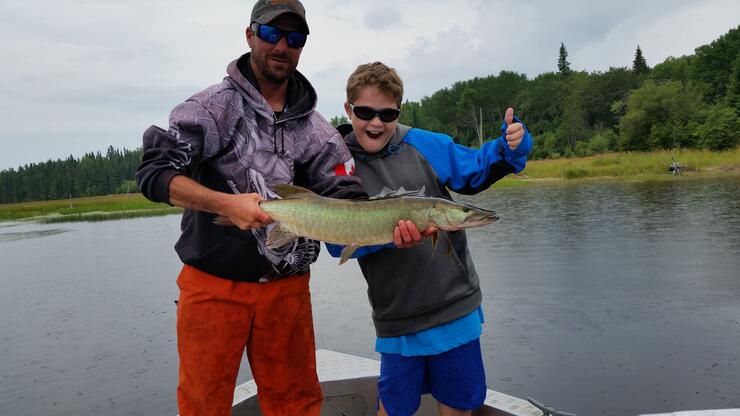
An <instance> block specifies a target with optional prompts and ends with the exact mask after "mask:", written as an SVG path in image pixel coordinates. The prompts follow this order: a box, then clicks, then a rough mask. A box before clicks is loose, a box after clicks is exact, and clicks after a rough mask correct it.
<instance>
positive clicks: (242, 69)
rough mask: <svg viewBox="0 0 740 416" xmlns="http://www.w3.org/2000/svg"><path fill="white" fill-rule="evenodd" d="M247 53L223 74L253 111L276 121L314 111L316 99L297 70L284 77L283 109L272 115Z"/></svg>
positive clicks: (312, 89) (249, 55)
mask: <svg viewBox="0 0 740 416" xmlns="http://www.w3.org/2000/svg"><path fill="white" fill-rule="evenodd" d="M250 57H251V52H249V53H245V54H244V55H242V56H240V57H239V58H238V59H236V60H234V61H232V62H231V63H229V65H228V66H227V67H226V73H227V74H228V78H227V79H229V80H230V82H231V83H232V84H233V85H234V86H235V87H236V88H237V89H239V91H240V92H241V93H242V94H243V95H245V96H246V97H247V99H248V100H249V101H250V103H251V104H252V105H253V106H254V109H255V111H257V112H258V113H259V114H260V115H262V116H263V117H265V118H269V119H275V122H276V123H279V122H283V121H287V120H290V119H294V118H299V117H303V116H306V115H308V114H310V113H311V112H313V111H314V109H315V108H316V103H317V101H318V98H317V95H316V90H314V88H313V86H312V85H311V83H310V82H308V79H306V77H304V76H303V74H301V73H300V72H298V71H297V70H296V71H295V72H293V75H291V76H290V78H289V79H288V91H287V96H286V98H285V108H284V110H283V112H282V113H281V114H280V116H279V117H277V118H274V117H275V112H274V111H272V108H270V105H269V104H268V103H267V100H266V99H265V97H263V96H262V93H261V92H260V89H259V84H258V83H257V77H256V76H255V74H254V72H253V71H252V65H251V64H250Z"/></svg>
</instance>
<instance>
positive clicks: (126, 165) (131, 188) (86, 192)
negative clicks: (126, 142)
mask: <svg viewBox="0 0 740 416" xmlns="http://www.w3.org/2000/svg"><path fill="white" fill-rule="evenodd" d="M141 153H142V152H141V150H140V149H137V150H126V149H123V150H118V149H114V148H113V146H110V147H108V150H107V151H106V152H105V154H104V155H103V154H101V153H100V152H95V153H87V154H85V155H84V156H82V157H81V158H79V159H77V158H75V157H73V156H71V155H70V156H69V157H68V158H66V159H64V160H61V159H58V160H49V161H47V162H42V163H31V164H27V165H24V166H21V167H19V168H18V169H17V170H16V169H8V170H3V171H1V172H0V203H13V202H27V201H40V200H49V199H63V198H70V197H75V198H77V197H83V196H95V195H108V194H114V193H126V192H136V191H137V189H136V182H135V181H134V173H135V172H136V167H137V166H138V165H139V161H140V160H141Z"/></svg>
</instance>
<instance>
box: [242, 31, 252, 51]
mask: <svg viewBox="0 0 740 416" xmlns="http://www.w3.org/2000/svg"><path fill="white" fill-rule="evenodd" d="M244 35H245V36H246V37H247V45H249V49H252V42H253V41H252V38H254V32H253V31H252V28H250V27H249V26H247V29H246V30H245V31H244Z"/></svg>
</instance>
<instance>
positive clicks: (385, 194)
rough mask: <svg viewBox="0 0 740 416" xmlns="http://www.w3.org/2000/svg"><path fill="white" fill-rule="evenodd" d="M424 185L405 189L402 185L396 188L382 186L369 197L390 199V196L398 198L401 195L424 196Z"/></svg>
mask: <svg viewBox="0 0 740 416" xmlns="http://www.w3.org/2000/svg"><path fill="white" fill-rule="evenodd" d="M425 188H426V185H425V186H422V187H421V189H416V190H408V191H407V190H406V189H405V188H404V187H403V186H401V187H400V188H398V189H391V188H389V187H387V186H384V187H383V189H381V190H380V192H379V193H378V194H377V195H375V196H373V197H371V198H370V199H390V198H399V197H402V196H425V195H426V190H425Z"/></svg>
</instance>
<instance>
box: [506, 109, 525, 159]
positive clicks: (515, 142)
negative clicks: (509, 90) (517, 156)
mask: <svg viewBox="0 0 740 416" xmlns="http://www.w3.org/2000/svg"><path fill="white" fill-rule="evenodd" d="M504 122H505V123H506V126H507V127H506V142H507V143H509V148H511V150H516V148H517V147H519V144H520V143H521V142H522V138H524V126H522V123H514V109H513V108H511V107H509V108H507V109H506V116H504ZM512 123H513V124H512Z"/></svg>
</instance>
